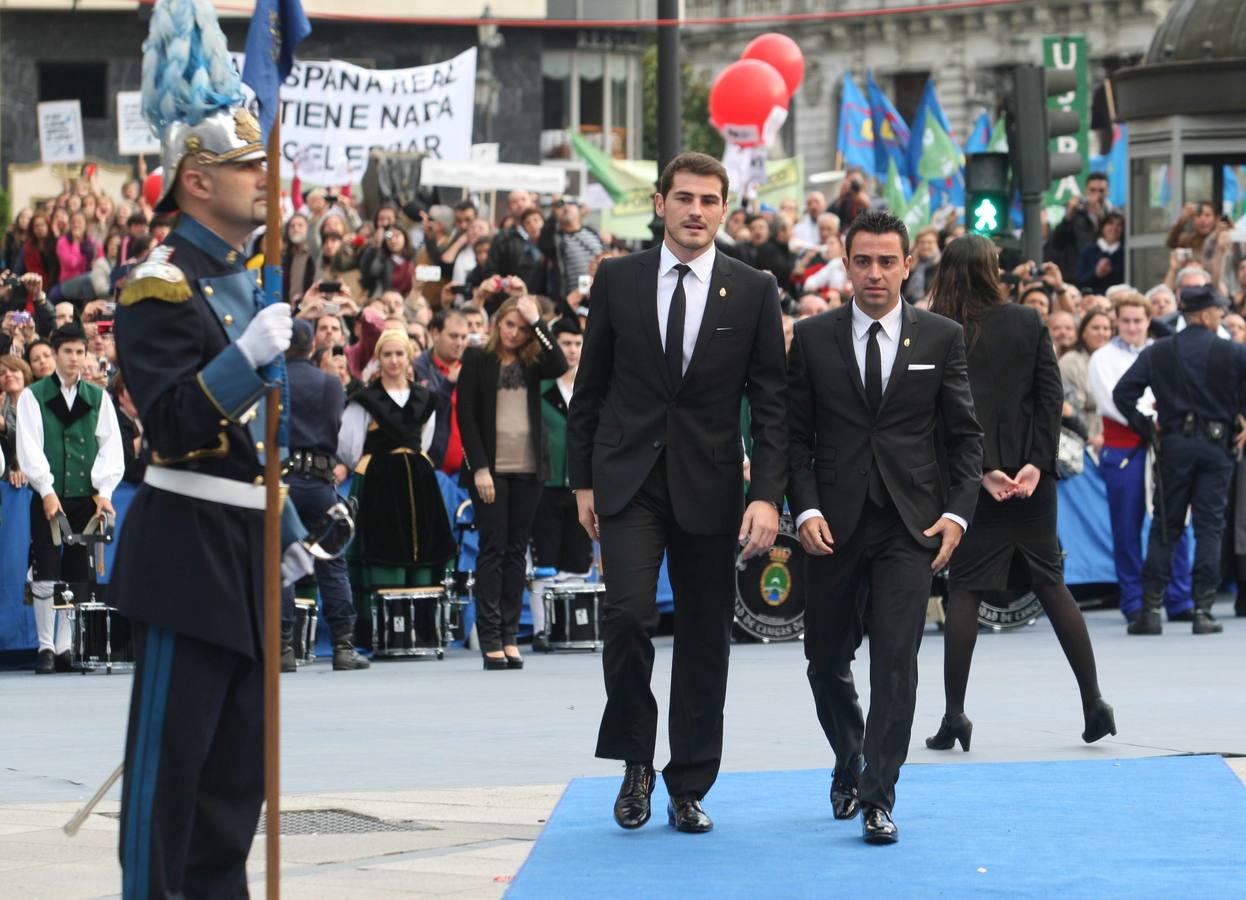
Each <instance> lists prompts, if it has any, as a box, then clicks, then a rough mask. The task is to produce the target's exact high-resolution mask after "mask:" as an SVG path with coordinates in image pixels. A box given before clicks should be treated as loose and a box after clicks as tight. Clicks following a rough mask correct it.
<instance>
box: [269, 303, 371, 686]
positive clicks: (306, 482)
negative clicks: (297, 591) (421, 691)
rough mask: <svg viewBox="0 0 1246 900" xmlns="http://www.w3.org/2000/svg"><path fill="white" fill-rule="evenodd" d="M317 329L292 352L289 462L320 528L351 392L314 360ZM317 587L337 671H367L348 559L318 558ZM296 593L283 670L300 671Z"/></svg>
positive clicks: (331, 495) (299, 504)
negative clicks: (296, 656)
mask: <svg viewBox="0 0 1246 900" xmlns="http://www.w3.org/2000/svg"><path fill="white" fill-rule="evenodd" d="M313 338H314V334H313V332H312V327H311V325H310V324H309V323H308V322H306V321H304V320H302V319H300V320H299V321H297V322H295V323H294V335H293V338H292V339H291V341H290V349H289V350H287V351H286V366H287V377H288V379H289V383H290V458H289V460H288V462H287V463H286V476H287V483H288V484H289V486H290V499H291V500H292V501H293V502H294V508H295V509H296V510H297V511H298V514H299V518H300V519H302V520H303V522H304V523H305V524H307V525H315V524H316V522H318V521H319V520H320V519H322V518H323V517H324V516H325V515H326V514H327V513H328V512H329V510H330V508H332V507H333V506H334V505H336V504H337V503H339V502H340V499H341V498H339V497H338V494H337V478H336V476H335V475H334V468H335V466H336V465H337V456H336V455H335V451H336V450H337V433H338V430H339V429H340V428H341V425H342V410H343V409H344V408H345V406H346V392H345V391H343V390H342V382H341V381H340V380H339V379H337V378H334V377H333V376H331V375H329V374H327V373H325V372H322V371H320V370H319V369H318V368H316V366H315V364H314V363H312V361H311V353H312V349H313V345H314V343H315V342H314V340H313ZM315 571H316V583H317V586H318V587H319V589H320V599H321V601H322V602H323V603H324V615H325V621H326V622H327V623H328V625H329V632H330V634H332V636H333V669H334V671H343V670H350V669H366V668H368V665H369V663H368V661H367V660H366V659H364V658H363V657H362V656H360V655H359V654H358V653H357V652H356V651H355V604H354V603H353V602H352V600H351V593H350V580H349V578H348V577H347V574H346V560H345V559H343V558H342V557H340V556H336V557H333V558H332V559H317V560H316V562H315ZM293 629H294V588H293V586H290V587H288V588H287V589H286V591H285V593H284V594H283V596H282V605H281V671H283V672H293V671H296V670H297V665H296V663H295V660H294V647H293V636H294V635H293Z"/></svg>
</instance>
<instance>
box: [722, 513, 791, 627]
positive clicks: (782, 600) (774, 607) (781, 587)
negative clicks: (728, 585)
mask: <svg viewBox="0 0 1246 900" xmlns="http://www.w3.org/2000/svg"><path fill="white" fill-rule="evenodd" d="M735 569H736V573H735V627H734V629H733V631H734V632H735V636H736V637H737V638H739V639H741V640H751V641H761V642H762V643H770V642H771V641H794V640H798V639H800V638H802V637H804V634H805V581H804V579H805V551H804V548H802V547H801V546H800V539H799V538H798V537H797V536H796V529H795V528H793V527H792V519H791V517H790V516H781V517H780V518H779V533H778V535H777V536H776V537H775V542H774V546H773V547H771V548H770V551H769V552H768V553H763V554H762V555H761V556H755V557H753V558H752V559H750V560H744V559H741V558H740V557H739V556H736V564H735Z"/></svg>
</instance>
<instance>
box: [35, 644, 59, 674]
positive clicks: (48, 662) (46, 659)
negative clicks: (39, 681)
mask: <svg viewBox="0 0 1246 900" xmlns="http://www.w3.org/2000/svg"><path fill="white" fill-rule="evenodd" d="M55 671H56V654H55V653H53V652H52V651H51V650H40V651H39V656H38V658H37V659H36V660H35V674H36V675H51V674H52V673H53V672H55Z"/></svg>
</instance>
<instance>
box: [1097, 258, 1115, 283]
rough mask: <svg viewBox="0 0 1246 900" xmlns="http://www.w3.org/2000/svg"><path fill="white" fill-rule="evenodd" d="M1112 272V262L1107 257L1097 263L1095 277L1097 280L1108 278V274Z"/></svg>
mask: <svg viewBox="0 0 1246 900" xmlns="http://www.w3.org/2000/svg"><path fill="white" fill-rule="evenodd" d="M1111 271H1112V261H1111V260H1110V259H1108V258H1107V257H1106V256H1105V257H1103V258H1102V259H1100V260H1099V261H1098V262H1097V263H1095V276H1096V277H1097V278H1106V277H1107V275H1108V273H1109V272H1111Z"/></svg>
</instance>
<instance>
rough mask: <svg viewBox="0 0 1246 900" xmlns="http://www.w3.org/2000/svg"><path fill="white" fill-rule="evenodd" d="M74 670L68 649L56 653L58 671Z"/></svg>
mask: <svg viewBox="0 0 1246 900" xmlns="http://www.w3.org/2000/svg"><path fill="white" fill-rule="evenodd" d="M73 670H74V664H73V662H72V661H71V660H70V658H69V651H68V650H66V651H64V652H63V653H58V654H56V671H58V672H72V671H73Z"/></svg>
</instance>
